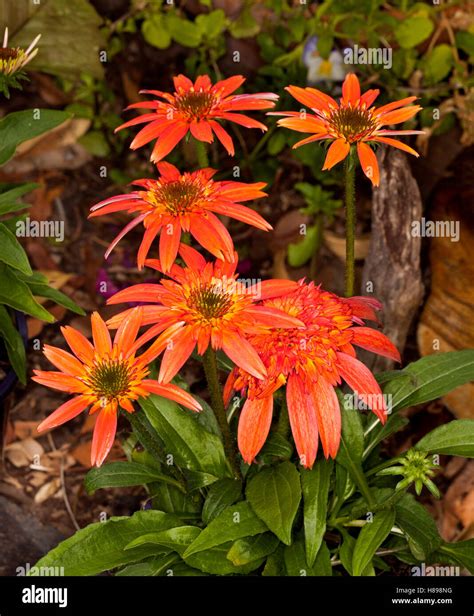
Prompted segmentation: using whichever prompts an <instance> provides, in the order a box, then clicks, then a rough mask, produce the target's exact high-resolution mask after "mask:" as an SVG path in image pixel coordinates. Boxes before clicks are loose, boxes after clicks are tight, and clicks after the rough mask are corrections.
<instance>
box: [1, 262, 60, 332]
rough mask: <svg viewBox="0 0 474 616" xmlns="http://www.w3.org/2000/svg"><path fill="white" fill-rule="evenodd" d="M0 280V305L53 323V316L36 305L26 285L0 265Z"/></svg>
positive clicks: (12, 272)
mask: <svg viewBox="0 0 474 616" xmlns="http://www.w3.org/2000/svg"><path fill="white" fill-rule="evenodd" d="M0 278H1V280H2V284H1V285H0V303H1V304H5V305H6V306H10V308H15V310H19V311H20V312H26V313H27V314H30V315H31V316H32V317H36V318H38V319H41V320H42V321H46V322H47V323H52V322H53V321H54V317H53V315H52V314H50V313H49V312H48V311H47V310H45V309H44V308H43V306H41V305H40V304H38V302H37V301H36V300H35V299H34V297H33V295H32V294H31V291H30V290H29V288H28V287H27V285H26V284H25V283H24V282H23V281H22V280H20V279H19V278H18V277H17V275H16V273H15V272H14V271H13V270H12V269H10V268H9V267H7V266H5V265H4V264H0Z"/></svg>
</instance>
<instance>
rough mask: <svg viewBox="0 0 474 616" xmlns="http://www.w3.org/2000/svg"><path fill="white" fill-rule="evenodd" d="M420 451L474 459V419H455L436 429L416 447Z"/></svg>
mask: <svg viewBox="0 0 474 616" xmlns="http://www.w3.org/2000/svg"><path fill="white" fill-rule="evenodd" d="M415 449H417V450H418V451H426V452H427V453H438V454H444V455H448V456H462V457H463V458H474V419H455V420H453V421H450V422H449V423H447V424H444V425H442V426H439V427H438V428H435V429H434V430H433V431H432V432H429V433H428V434H427V435H426V436H424V437H423V438H422V439H421V441H418V443H417V444H416V445H415Z"/></svg>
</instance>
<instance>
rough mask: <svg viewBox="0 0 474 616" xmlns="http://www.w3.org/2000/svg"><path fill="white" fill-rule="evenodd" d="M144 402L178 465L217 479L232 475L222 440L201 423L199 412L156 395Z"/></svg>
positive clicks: (158, 435)
mask: <svg viewBox="0 0 474 616" xmlns="http://www.w3.org/2000/svg"><path fill="white" fill-rule="evenodd" d="M140 405H141V407H142V408H143V410H144V411H145V414H146V416H147V418H148V420H149V421H150V423H151V425H152V426H153V427H154V428H155V430H156V432H157V438H158V439H160V440H161V441H162V442H163V444H164V448H165V449H166V452H167V453H168V454H171V455H172V456H173V459H174V463H175V464H178V465H179V466H183V467H185V468H187V469H190V470H194V471H202V472H204V473H209V474H210V475H214V476H215V477H217V478H222V477H225V476H229V475H230V470H229V468H228V465H227V461H226V457H225V454H224V447H223V445H222V441H221V440H220V438H219V437H218V436H216V435H215V434H211V433H210V432H208V431H207V430H205V429H204V428H203V427H202V426H201V425H200V423H199V417H198V413H195V412H193V411H188V410H184V409H182V408H181V407H180V406H179V405H178V404H176V403H175V402H172V401H171V400H168V399H166V398H162V397H160V396H155V395H151V396H148V398H144V399H141V400H140Z"/></svg>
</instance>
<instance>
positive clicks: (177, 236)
mask: <svg viewBox="0 0 474 616" xmlns="http://www.w3.org/2000/svg"><path fill="white" fill-rule="evenodd" d="M180 240H181V228H180V226H179V225H178V224H175V225H173V224H171V223H169V224H167V225H165V226H164V227H163V229H162V231H161V235H160V263H161V268H162V271H163V273H164V274H166V273H167V272H169V271H170V269H171V267H172V265H173V263H174V262H175V259H176V255H177V254H178V249H179V242H180Z"/></svg>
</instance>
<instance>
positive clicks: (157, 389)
mask: <svg viewBox="0 0 474 616" xmlns="http://www.w3.org/2000/svg"><path fill="white" fill-rule="evenodd" d="M143 387H144V389H146V390H147V391H149V392H150V393H153V394H157V395H158V396H163V398H168V399H169V400H173V401H174V402H177V403H178V404H182V405H183V406H185V407H186V408H188V409H191V410H192V411H202V406H201V405H200V404H199V402H198V401H197V400H195V399H194V398H193V397H192V396H191V394H188V392H187V391H185V390H184V389H181V387H178V386H177V385H174V384H173V383H159V382H158V381H153V380H145V381H143Z"/></svg>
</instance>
